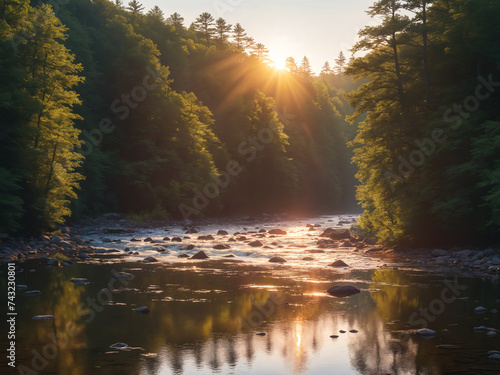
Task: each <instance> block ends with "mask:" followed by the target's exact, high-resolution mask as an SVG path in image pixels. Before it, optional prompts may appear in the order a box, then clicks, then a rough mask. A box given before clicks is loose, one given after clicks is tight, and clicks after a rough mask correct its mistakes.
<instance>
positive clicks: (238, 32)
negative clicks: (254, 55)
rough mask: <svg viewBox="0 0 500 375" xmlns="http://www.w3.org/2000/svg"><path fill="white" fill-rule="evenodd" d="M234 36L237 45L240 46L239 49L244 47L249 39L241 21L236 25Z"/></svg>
mask: <svg viewBox="0 0 500 375" xmlns="http://www.w3.org/2000/svg"><path fill="white" fill-rule="evenodd" d="M233 38H234V41H235V42H236V47H238V49H239V50H243V49H244V45H245V41H246V39H247V33H246V32H245V29H244V28H243V27H241V25H240V24H239V23H237V24H236V25H234V29H233Z"/></svg>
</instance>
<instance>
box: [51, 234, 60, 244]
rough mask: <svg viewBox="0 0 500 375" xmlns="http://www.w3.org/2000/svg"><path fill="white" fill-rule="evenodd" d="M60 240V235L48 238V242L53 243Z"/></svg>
mask: <svg viewBox="0 0 500 375" xmlns="http://www.w3.org/2000/svg"><path fill="white" fill-rule="evenodd" d="M61 241H62V240H61V237H59V236H52V238H51V239H50V243H51V244H55V245H58V244H59V243H60V242H61Z"/></svg>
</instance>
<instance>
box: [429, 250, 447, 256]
mask: <svg viewBox="0 0 500 375" xmlns="http://www.w3.org/2000/svg"><path fill="white" fill-rule="evenodd" d="M431 254H432V256H435V257H441V256H443V255H447V254H448V252H447V251H446V250H443V249H434V250H432V253H431Z"/></svg>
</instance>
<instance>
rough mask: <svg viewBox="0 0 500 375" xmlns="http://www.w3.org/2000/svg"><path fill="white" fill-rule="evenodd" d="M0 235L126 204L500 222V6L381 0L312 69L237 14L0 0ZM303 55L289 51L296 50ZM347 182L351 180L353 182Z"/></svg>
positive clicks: (427, 238)
mask: <svg viewBox="0 0 500 375" xmlns="http://www.w3.org/2000/svg"><path fill="white" fill-rule="evenodd" d="M1 7H2V14H1V17H2V20H1V21H0V124H1V131H0V137H1V138H0V143H1V145H2V146H1V149H0V155H1V156H0V212H1V216H0V233H2V234H3V235H4V234H5V235H10V234H12V235H15V234H19V233H23V234H26V233H31V234H36V233H41V232H44V231H47V230H51V229H53V228H54V227H55V226H56V225H59V224H62V223H64V222H65V221H66V220H68V219H69V218H71V220H74V219H78V218H81V217H89V216H90V217H94V216H97V215H99V214H101V213H104V212H110V211H114V212H119V213H122V214H124V215H126V217H129V218H132V219H135V220H145V219H154V220H169V219H185V220H197V219H201V218H205V217H217V216H218V217H222V216H226V217H228V216H231V215H251V214H262V213H274V212H278V213H279V212H290V213H293V214H301V215H313V214H318V213H332V212H353V211H356V210H357V209H358V206H357V204H358V203H359V205H361V207H362V209H363V214H362V216H361V218H360V221H359V229H360V230H361V231H362V232H364V233H370V234H373V235H376V236H377V238H378V239H379V241H380V242H381V243H384V244H391V245H393V244H400V245H412V246H416V245H418V246H420V245H425V244H429V243H432V244H434V245H438V244H442V245H443V246H444V245H450V246H455V245H463V244H476V243H488V242H491V241H498V238H499V237H500V236H499V235H500V162H499V160H500V159H499V157H498V156H500V155H499V154H500V153H499V150H500V130H499V127H498V125H499V124H500V118H499V116H498V114H499V111H498V108H497V103H498V99H499V93H498V88H499V87H500V72H499V69H500V25H499V24H498V22H497V20H498V19H499V17H500V3H499V2H498V1H495V0H435V1H433V0H380V1H376V2H375V3H374V4H373V5H372V6H371V7H370V8H369V10H368V13H369V14H370V15H371V16H372V17H373V18H374V19H375V20H377V21H378V22H377V25H376V26H366V27H365V28H364V29H362V30H361V31H360V32H359V41H358V42H357V44H356V45H355V46H354V47H353V48H352V50H351V52H352V56H351V57H350V58H349V59H348V58H346V57H344V55H343V54H340V55H339V56H338V58H336V59H334V61H333V62H332V64H331V65H330V63H329V62H325V65H324V66H323V69H322V71H321V72H319V74H314V73H313V72H312V69H311V65H310V63H309V60H308V59H307V57H296V58H293V57H290V58H288V59H287V63H286V70H279V69H277V68H276V67H273V66H272V64H270V63H269V60H268V50H267V49H266V47H265V46H264V45H263V44H262V43H259V42H258V41H255V40H253V39H252V37H251V36H250V35H248V33H247V32H246V31H245V29H244V28H243V26H242V25H240V24H239V23H237V24H235V25H231V24H229V23H228V22H227V21H226V20H224V19H223V18H218V19H214V17H213V16H212V15H211V14H210V13H207V12H202V13H200V15H199V17H198V18H197V19H196V21H195V22H193V23H192V24H191V25H187V24H186V23H185V21H184V19H183V17H182V15H180V14H178V13H173V14H171V15H169V16H168V15H165V14H164V13H163V11H162V10H161V9H160V8H159V7H157V6H156V7H154V8H152V9H151V10H149V11H146V10H145V9H144V6H143V5H142V4H140V3H139V2H138V1H137V0H132V1H131V2H129V3H128V4H122V3H121V2H120V1H117V2H110V1H107V0H92V1H90V0H71V1H58V0H53V1H51V2H47V3H46V4H45V3H44V2H38V3H34V2H33V3H30V2H29V1H26V0H10V1H9V0H6V1H4V2H3V5H1ZM290 55H293V51H290ZM355 190H356V193H354V191H355Z"/></svg>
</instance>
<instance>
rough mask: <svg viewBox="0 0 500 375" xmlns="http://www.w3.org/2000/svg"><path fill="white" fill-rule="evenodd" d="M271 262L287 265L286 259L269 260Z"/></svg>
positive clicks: (274, 258)
mask: <svg viewBox="0 0 500 375" xmlns="http://www.w3.org/2000/svg"><path fill="white" fill-rule="evenodd" d="M269 262H271V263H286V259H285V258H283V257H272V258H271V259H269Z"/></svg>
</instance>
